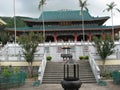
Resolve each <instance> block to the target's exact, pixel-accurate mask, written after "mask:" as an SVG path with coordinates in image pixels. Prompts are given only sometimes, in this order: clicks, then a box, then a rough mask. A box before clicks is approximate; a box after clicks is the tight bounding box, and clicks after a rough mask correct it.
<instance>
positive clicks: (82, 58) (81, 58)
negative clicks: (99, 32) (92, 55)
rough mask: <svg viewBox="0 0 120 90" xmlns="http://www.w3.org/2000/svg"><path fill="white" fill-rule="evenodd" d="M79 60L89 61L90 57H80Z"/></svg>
mask: <svg viewBox="0 0 120 90" xmlns="http://www.w3.org/2000/svg"><path fill="white" fill-rule="evenodd" d="M79 59H80V60H84V59H89V56H80V57H79Z"/></svg>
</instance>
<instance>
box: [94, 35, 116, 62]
mask: <svg viewBox="0 0 120 90" xmlns="http://www.w3.org/2000/svg"><path fill="white" fill-rule="evenodd" d="M93 41H94V43H95V45H94V46H95V47H96V49H97V52H98V54H99V56H100V57H101V59H102V60H103V64H104V63H105V60H106V58H107V56H109V55H111V54H113V53H114V47H115V44H114V42H113V40H112V39H111V37H110V36H106V38H105V39H101V38H100V39H98V38H97V37H93Z"/></svg>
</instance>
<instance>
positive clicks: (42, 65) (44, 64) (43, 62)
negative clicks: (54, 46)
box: [38, 54, 47, 83]
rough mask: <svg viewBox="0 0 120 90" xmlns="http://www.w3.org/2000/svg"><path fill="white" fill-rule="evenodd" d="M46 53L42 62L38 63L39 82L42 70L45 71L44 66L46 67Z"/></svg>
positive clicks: (42, 73) (41, 78) (41, 77)
mask: <svg viewBox="0 0 120 90" xmlns="http://www.w3.org/2000/svg"><path fill="white" fill-rule="evenodd" d="M46 62H47V61H46V55H45V54H44V56H43V59H42V62H41V64H40V67H39V70H38V80H39V81H40V83H42V80H43V75H44V71H45V67H46Z"/></svg>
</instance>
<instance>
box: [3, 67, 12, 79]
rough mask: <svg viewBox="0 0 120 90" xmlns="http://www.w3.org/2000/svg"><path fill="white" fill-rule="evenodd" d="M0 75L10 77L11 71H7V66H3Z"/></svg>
mask: <svg viewBox="0 0 120 90" xmlns="http://www.w3.org/2000/svg"><path fill="white" fill-rule="evenodd" d="M2 75H3V76H4V77H10V75H11V72H10V71H9V69H8V67H5V68H4V70H3V72H2Z"/></svg>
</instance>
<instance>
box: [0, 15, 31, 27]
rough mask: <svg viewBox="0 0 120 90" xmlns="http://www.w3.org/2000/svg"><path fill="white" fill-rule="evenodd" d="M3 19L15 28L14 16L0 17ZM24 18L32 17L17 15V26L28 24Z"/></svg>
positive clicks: (8, 25)
mask: <svg viewBox="0 0 120 90" xmlns="http://www.w3.org/2000/svg"><path fill="white" fill-rule="evenodd" d="M0 18H1V19H2V20H4V21H5V22H6V23H7V25H6V26H7V27H9V28H13V27H14V17H0ZM23 19H30V18H29V17H21V16H16V23H17V25H16V27H17V28H18V27H24V26H26V25H25V23H24V22H23Z"/></svg>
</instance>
